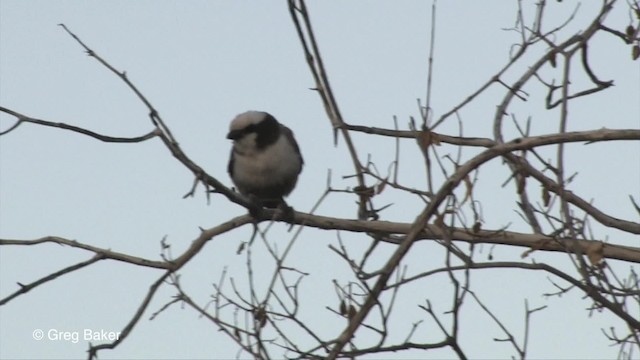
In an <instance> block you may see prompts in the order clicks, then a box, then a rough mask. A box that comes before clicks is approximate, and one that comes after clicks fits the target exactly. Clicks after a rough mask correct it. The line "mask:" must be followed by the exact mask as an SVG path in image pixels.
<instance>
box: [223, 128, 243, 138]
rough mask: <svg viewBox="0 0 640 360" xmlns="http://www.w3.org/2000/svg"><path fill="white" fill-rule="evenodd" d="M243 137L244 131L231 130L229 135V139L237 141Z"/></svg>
mask: <svg viewBox="0 0 640 360" xmlns="http://www.w3.org/2000/svg"><path fill="white" fill-rule="evenodd" d="M241 136H242V130H231V131H229V133H228V134H227V139H230V140H237V139H239V138H240V137H241Z"/></svg>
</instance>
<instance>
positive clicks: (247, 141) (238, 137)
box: [227, 111, 280, 152]
mask: <svg viewBox="0 0 640 360" xmlns="http://www.w3.org/2000/svg"><path fill="white" fill-rule="evenodd" d="M278 136H280V123H278V121H277V120H276V119H275V118H274V117H273V116H272V115H271V114H269V113H266V112H263V111H247V112H245V113H242V114H240V115H238V116H236V117H235V119H233V120H232V121H231V125H230V126H229V133H228V134H227V139H230V140H233V143H234V146H235V147H236V149H237V150H239V151H242V152H252V151H256V150H260V149H262V148H264V147H266V146H268V145H270V144H272V143H273V142H274V141H275V140H277V139H278Z"/></svg>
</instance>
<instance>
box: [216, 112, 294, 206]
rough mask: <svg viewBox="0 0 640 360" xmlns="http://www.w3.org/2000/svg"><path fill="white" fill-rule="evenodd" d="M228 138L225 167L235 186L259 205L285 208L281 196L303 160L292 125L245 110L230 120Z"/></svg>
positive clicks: (288, 187) (287, 189) (263, 113)
mask: <svg viewBox="0 0 640 360" xmlns="http://www.w3.org/2000/svg"><path fill="white" fill-rule="evenodd" d="M227 139H230V140H232V141H233V145H232V147H231V154H230V156H229V164H228V167H227V171H228V172H229V177H230V178H231V180H232V181H233V183H234V185H235V187H236V189H237V190H238V191H239V192H240V193H241V194H243V195H245V196H247V197H248V198H249V199H250V200H252V201H253V202H254V203H257V205H258V206H263V207H265V208H272V209H273V208H277V207H280V206H283V207H285V208H288V206H287V205H286V203H285V201H284V199H283V197H285V196H287V195H289V194H290V193H291V192H292V191H293V189H294V188H295V186H296V183H297V182H298V175H300V172H302V166H303V164H304V160H303V159H302V154H301V153H300V147H299V146H298V143H297V142H296V139H295V137H294V136H293V132H292V131H291V129H289V128H288V127H286V126H285V125H283V124H281V123H279V122H278V120H276V118H275V117H273V115H271V114H269V113H267V112H264V111H247V112H244V113H242V114H239V115H237V116H236V117H235V118H234V119H233V120H232V121H231V124H230V125H229V133H228V134H227ZM288 209H291V208H288Z"/></svg>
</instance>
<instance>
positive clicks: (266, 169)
mask: <svg viewBox="0 0 640 360" xmlns="http://www.w3.org/2000/svg"><path fill="white" fill-rule="evenodd" d="M234 146H236V149H237V150H238V151H236V152H234V164H233V175H234V178H235V181H236V183H237V185H238V186H239V187H243V186H248V187H262V186H269V185H271V184H278V183H281V182H282V181H283V179H288V178H291V177H297V176H298V173H299V172H300V168H301V166H302V164H301V160H300V156H299V154H298V153H297V152H296V150H295V148H294V147H293V145H292V144H291V143H289V141H288V140H287V139H286V137H285V136H280V137H279V138H278V140H277V141H276V142H275V143H273V144H272V145H270V146H267V147H266V148H263V149H257V148H256V147H255V135H253V134H250V135H249V136H246V137H245V138H243V139H241V140H240V141H238V142H237V143H236V144H235V145H234Z"/></svg>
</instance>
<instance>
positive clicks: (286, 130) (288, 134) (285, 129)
mask: <svg viewBox="0 0 640 360" xmlns="http://www.w3.org/2000/svg"><path fill="white" fill-rule="evenodd" d="M280 126H281V130H282V134H283V135H284V136H286V137H287V139H288V140H289V142H290V143H291V144H292V145H293V148H294V149H295V151H296V153H297V154H298V157H299V158H300V170H298V173H300V172H301V171H302V165H303V164H304V159H303V158H302V153H301V152H300V147H299V146H298V143H297V142H296V138H295V137H294V136H293V131H291V129H289V128H288V127H286V126H284V125H282V124H280Z"/></svg>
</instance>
